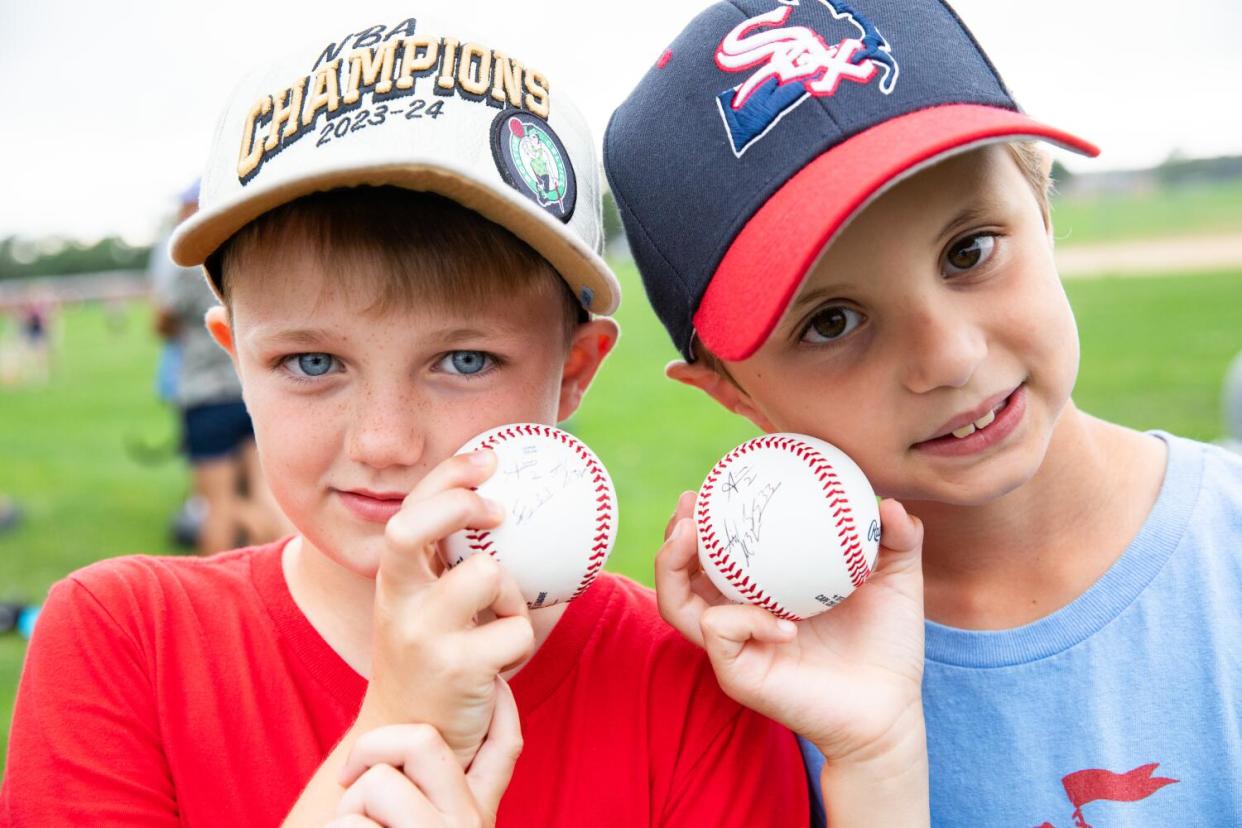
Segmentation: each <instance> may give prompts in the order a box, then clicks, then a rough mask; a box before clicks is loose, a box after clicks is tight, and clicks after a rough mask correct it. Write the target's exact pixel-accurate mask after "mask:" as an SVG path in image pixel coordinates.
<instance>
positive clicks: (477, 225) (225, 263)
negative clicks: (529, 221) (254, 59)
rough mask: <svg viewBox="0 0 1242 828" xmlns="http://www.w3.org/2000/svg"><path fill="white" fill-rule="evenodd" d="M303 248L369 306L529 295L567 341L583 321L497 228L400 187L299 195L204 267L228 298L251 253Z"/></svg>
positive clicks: (532, 259) (462, 304) (469, 302)
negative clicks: (556, 309) (371, 289)
mask: <svg viewBox="0 0 1242 828" xmlns="http://www.w3.org/2000/svg"><path fill="white" fill-rule="evenodd" d="M292 244H300V245H307V246H309V249H310V251H311V253H312V254H313V255H314V256H315V258H316V260H317V261H318V262H319V263H320V264H321V266H322V267H323V268H324V270H325V272H327V273H328V274H329V275H330V277H331V278H333V279H335V280H337V281H338V283H341V284H343V285H344V286H346V287H347V288H350V287H354V286H361V285H363V284H369V285H375V284H378V288H379V289H378V298H377V299H376V301H375V303H374V304H373V305H372V306H370V307H369V308H368V311H370V312H376V313H384V312H387V311H389V310H391V309H394V308H399V307H413V306H417V305H436V306H440V307H449V308H452V309H455V310H468V309H470V308H472V307H476V306H478V305H479V304H481V303H483V302H486V301H489V300H492V301H494V300H495V299H496V298H497V297H504V296H511V295H513V294H515V293H523V292H527V291H533V292H535V293H537V294H543V295H548V296H554V297H556V298H558V299H559V300H560V301H561V304H562V306H563V314H562V316H563V321H564V330H565V340H566V342H568V341H569V338H570V336H572V334H573V331H574V330H575V329H576V328H577V327H578V325H579V324H581V323H582V322H584V321H586V320H587V319H588V318H589V317H588V315H587V313H586V311H585V310H583V308H582V306H581V305H580V304H579V303H578V301H577V299H575V298H574V296H573V294H572V293H570V291H569V287H568V286H567V285H566V284H565V281H564V280H563V279H562V278H561V277H560V274H559V273H557V271H556V270H555V268H553V267H552V265H551V264H550V263H549V262H548V261H547V260H546V259H545V258H543V257H542V256H541V255H539V254H538V253H536V252H535V251H534V250H533V249H532V248H531V247H530V245H528V244H526V243H525V242H523V241H522V240H521V239H519V238H518V237H517V236H515V235H513V234H512V233H511V232H509V231H508V230H507V229H505V228H504V227H501V226H500V225H498V224H496V223H494V222H492V221H489V220H488V219H486V218H484V217H483V216H482V215H480V214H478V213H476V212H474V211H473V210H470V209H468V208H466V207H463V206H462V205H461V204H458V203H457V202H456V201H453V200H451V199H448V198H445V197H444V196H441V195H437V194H435V193H427V192H419V191H415V190H408V189H405V188H402V187H392V186H383V187H369V186H361V187H349V188H342V189H335V190H328V191H325V192H319V193H312V194H310V195H306V196H302V197H301V198H298V199H296V200H294V201H291V202H289V203H287V204H283V205H281V206H280V207H277V208H275V209H273V210H270V211H269V212H267V213H264V214H263V215H262V216H260V217H259V218H257V219H255V220H254V221H252V222H250V223H249V224H247V225H246V226H245V227H243V228H242V229H240V230H238V231H237V232H236V233H235V234H233V236H232V237H231V238H229V240H228V241H227V242H225V243H224V244H223V245H222V246H221V247H220V249H219V250H217V251H216V252H215V253H214V254H212V256H211V259H210V260H209V261H208V263H207V268H208V270H209V272H211V273H214V274H217V275H218V277H219V287H220V294H221V299H222V300H223V301H224V305H225V307H226V308H227V307H229V305H230V301H229V300H230V295H231V292H232V288H233V286H234V284H235V283H236V279H237V277H238V271H239V270H240V268H241V267H242V265H243V263H244V262H245V261H246V260H247V259H248V258H249V257H252V256H253V255H254V252H255V250H256V249H258V248H264V249H268V250H271V249H279V248H281V247H283V246H286V245H292Z"/></svg>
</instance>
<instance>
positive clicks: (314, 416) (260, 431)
mask: <svg viewBox="0 0 1242 828" xmlns="http://www.w3.org/2000/svg"><path fill="white" fill-rule="evenodd" d="M247 406H248V407H249V408H250V413H251V419H252V420H253V421H254V429H255V440H256V443H257V445H258V449H259V457H260V459H261V460H262V462H263V468H264V471H265V472H266V474H267V476H268V477H269V478H271V487H272V491H273V494H274V495H275V496H276V499H277V501H278V502H279V503H280V504H281V506H282V507H285V508H286V509H287V510H290V509H291V507H293V505H294V504H295V503H296V502H298V501H301V500H303V499H306V498H311V497H314V496H315V495H314V490H315V489H316V488H317V486H318V484H320V483H321V482H322V481H323V480H324V478H325V476H326V473H327V472H328V471H329V470H330V469H331V467H332V464H333V460H334V458H335V456H336V453H337V452H336V447H337V446H338V445H339V440H337V435H336V431H337V423H338V421H339V419H340V418H339V417H337V416H336V415H335V414H334V413H333V411H332V410H331V407H330V406H326V405H323V404H322V403H321V402H319V401H317V400H311V399H308V398H305V397H300V396H296V395H288V394H280V393H279V392H272V391H271V390H270V389H265V390H262V391H259V392H258V393H252V394H248V395H247Z"/></svg>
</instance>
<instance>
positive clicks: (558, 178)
mask: <svg viewBox="0 0 1242 828" xmlns="http://www.w3.org/2000/svg"><path fill="white" fill-rule="evenodd" d="M492 154H493V155H494V156H495V157H496V166H497V167H498V168H499V169H500V174H501V176H502V177H503V178H504V180H505V181H506V182H507V183H508V184H509V186H511V187H513V188H514V189H515V190H517V191H518V192H520V193H522V194H523V195H525V196H527V197H528V198H530V199H532V200H533V201H534V202H535V203H536V204H538V205H539V206H540V207H542V208H544V209H545V210H547V211H548V212H549V213H551V214H552V215H554V216H556V217H557V218H558V219H560V220H561V221H569V218H570V217H571V216H572V215H573V212H574V203H575V201H577V197H578V191H577V182H576V181H575V178H574V168H573V165H572V164H570V162H569V153H568V152H566V151H565V145H564V144H562V143H561V139H560V137H558V136H557V134H556V133H555V132H553V131H552V127H550V126H548V122H547V121H545V120H543V119H542V118H538V117H536V116H534V115H531V114H529V113H527V112H519V111H517V110H508V111H506V112H502V113H500V115H498V116H496V120H495V121H494V122H493V123H492Z"/></svg>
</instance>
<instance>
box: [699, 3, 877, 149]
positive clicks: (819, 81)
mask: <svg viewBox="0 0 1242 828" xmlns="http://www.w3.org/2000/svg"><path fill="white" fill-rule="evenodd" d="M807 2H811V0H807ZM815 2H819V3H820V4H822V5H823V6H824V7H825V8H827V9H828V11H829V12H830V13H831V14H832V17H833V19H834V20H839V21H843V22H846V23H850V24H852V25H853V26H854V28H855V29H857V35H858V36H857V37H844V38H842V39H841V40H840V41H839V42H837V43H831V44H830V43H828V42H827V41H825V40H824V38H823V36H822V35H821V34H820V33H819V32H817V31H815V30H814V29H811V28H808V27H806V26H786V25H785V23H786V22H787V21H788V20H789V16H790V14H791V13H792V12H793V5H782V6H781V7H779V8H775V9H772V10H771V11H770V12H766V13H764V14H760V15H756V16H755V17H752V18H750V19H749V20H744V21H742V22H741V23H740V24H739V25H738V26H737V27H736V28H734V29H733V31H731V32H729V34H727V35H725V38H724V40H723V41H721V43H720V46H719V47H718V48H717V49H716V65H717V66H719V67H720V68H721V69H723V70H725V71H726V72H744V71H747V70H753V71H752V74H751V75H750V77H748V78H747V79H746V80H744V81H743V82H742V83H741V85H739V86H737V87H735V88H733V89H728V90H725V91H724V92H721V93H720V95H719V96H718V97H717V100H716V102H717V104H718V105H719V107H720V114H721V117H722V118H723V119H724V123H725V129H726V130H727V131H728V133H729V139H730V141H731V142H732V144H733V154H734V155H736V156H737V157H739V158H740V157H741V156H742V153H744V152H746V150H747V149H748V148H749V147H750V145H751V144H753V143H754V142H755V141H758V140H759V139H760V138H762V137H763V136H764V135H766V134H767V133H768V131H769V130H770V129H771V128H772V127H773V126H775V124H776V122H777V121H779V120H780V119H781V118H783V117H785V116H786V115H788V114H789V113H790V112H792V111H793V110H794V109H795V108H796V107H797V106H798V105H799V104H801V103H802V102H803V101H804V100H806V99H807V97H809V96H812V95H814V96H816V97H828V96H831V95H834V94H836V91H837V89H838V88H839V87H840V85H841V83H842V82H844V81H849V82H851V83H860V84H867V83H871V82H872V81H875V80H876V79H877V78H878V80H879V83H878V86H879V90H880V92H882V93H883V94H885V95H888V94H890V93H892V91H893V88H894V86H896V84H897V75H898V72H899V67H898V66H897V61H896V60H894V59H893V56H892V53H891V50H890V48H889V45H888V42H887V41H886V40H885V39H884V36H883V35H881V34H880V32H879V30H877V29H876V28H875V26H873V25H872V24H871V22H870V21H868V20H867V19H866V18H865V17H863V16H862V15H861V14H859V13H858V12H856V11H854V9H853V8H851V7H850V5H849V4H848V3H847V2H845V0H815ZM795 5H796V4H795Z"/></svg>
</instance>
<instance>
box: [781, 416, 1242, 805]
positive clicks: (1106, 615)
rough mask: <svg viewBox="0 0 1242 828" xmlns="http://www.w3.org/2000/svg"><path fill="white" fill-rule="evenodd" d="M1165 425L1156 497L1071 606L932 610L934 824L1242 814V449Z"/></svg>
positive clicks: (815, 775)
mask: <svg viewBox="0 0 1242 828" xmlns="http://www.w3.org/2000/svg"><path fill="white" fill-rule="evenodd" d="M1157 436H1159V437H1161V438H1162V439H1164V440H1165V441H1166V442H1167V443H1168V446H1169V460H1168V468H1167V470H1166V472H1165V478H1164V482H1163V484H1162V486H1161V489H1160V495H1159V497H1158V499H1157V501H1156V504H1155V507H1154V508H1153V509H1152V512H1151V514H1150V515H1149V516H1148V518H1147V521H1146V522H1145V523H1144V525H1143V528H1142V529H1141V530H1140V532H1139V534H1138V536H1137V537H1136V538H1135V539H1134V542H1133V543H1131V544H1130V547H1129V548H1128V549H1127V550H1126V551H1125V553H1124V554H1122V556H1121V558H1120V559H1118V560H1117V562H1116V563H1115V564H1114V565H1113V566H1112V567H1111V568H1110V569H1109V570H1108V571H1107V572H1106V573H1105V574H1104V576H1103V577H1101V578H1100V580H1099V581H1097V582H1096V583H1095V584H1094V585H1093V586H1092V587H1091V588H1090V589H1088V590H1087V591H1086V592H1085V593H1083V594H1082V595H1080V596H1079V597H1078V598H1077V599H1076V600H1075V601H1074V602H1073V603H1071V604H1070V605H1069V606H1066V607H1064V608H1062V609H1061V610H1059V611H1057V612H1055V613H1053V614H1052V615H1050V616H1047V617H1046V618H1043V619H1040V620H1039V621H1036V622H1034V623H1032V624H1028V625H1027V626H1024V627H1019V628H1017V629H1013V630H1003V631H997V632H974V631H968V630H960V629H954V628H951V627H946V626H943V625H941V624H936V623H933V622H930V621H929V622H927V625H926V631H927V662H926V668H925V671H924V679H923V706H924V712H925V713H926V718H927V740H928V751H929V758H930V762H931V807H932V822H933V824H935V825H945V826H949V825H952V826H957V825H961V826H993V825H995V826H1013V828H1037V826H1038V827H1039V828H1066V826H1084V825H1091V826H1094V827H1095V828H1117V827H1118V826H1133V828H1139V826H1142V828H1150V827H1151V826H1166V825H1168V826H1172V825H1194V826H1242V457H1238V456H1237V455H1234V454H1231V453H1229V452H1226V451H1224V450H1223V449H1220V448H1217V447H1213V446H1207V445H1204V444H1201V443H1196V442H1193V441H1190V440H1184V439H1181V438H1178V437H1173V436H1171V435H1168V434H1163V433H1160V434H1158V435H1157ZM803 753H804V755H805V757H806V759H807V770H808V774H809V776H810V779H811V780H814V784H813V785H812V789H813V790H815V791H816V794H818V788H819V785H818V779H819V771H820V769H821V768H822V766H823V757H822V756H820V755H819V753H818V752H817V751H816V750H815V749H814V748H813V747H811V746H810V745H809V744H807V743H803ZM829 795H831V791H830V792H829ZM821 820H822V818H821ZM819 824H820V825H822V824H823V823H822V821H821V822H820V823H819Z"/></svg>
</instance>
